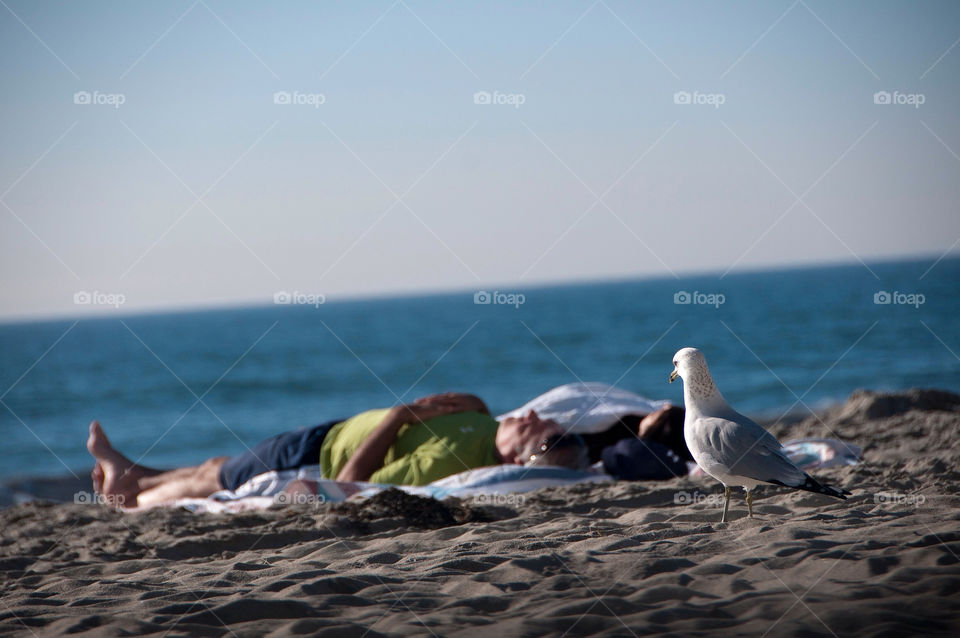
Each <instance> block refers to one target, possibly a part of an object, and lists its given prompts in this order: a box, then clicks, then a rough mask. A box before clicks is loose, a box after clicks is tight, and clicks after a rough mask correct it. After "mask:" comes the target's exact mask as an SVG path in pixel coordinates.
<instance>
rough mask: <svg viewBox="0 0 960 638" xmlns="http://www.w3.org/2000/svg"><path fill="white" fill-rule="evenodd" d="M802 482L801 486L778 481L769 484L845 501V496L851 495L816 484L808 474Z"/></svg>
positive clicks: (841, 490) (828, 486)
mask: <svg viewBox="0 0 960 638" xmlns="http://www.w3.org/2000/svg"><path fill="white" fill-rule="evenodd" d="M803 476H804V479H805V480H804V481H803V484H802V485H787V484H786V483H782V482H780V481H770V482H771V483H776V484H777V485H782V486H784V487H791V488H793V489H795V490H804V491H805V492H815V493H816V494H826V495H827V496H833V497H834V498H841V499H843V500H847V496H849V495H850V494H852V492H848V491H847V490H844V489H841V488H839V487H833V486H832V485H823V484H821V483H818V482H817V481H816V479H814V478H813V477H812V476H810V475H809V474H804V475H803Z"/></svg>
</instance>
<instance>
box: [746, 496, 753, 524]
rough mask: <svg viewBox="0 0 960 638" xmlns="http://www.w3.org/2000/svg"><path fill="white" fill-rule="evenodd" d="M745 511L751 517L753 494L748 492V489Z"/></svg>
mask: <svg viewBox="0 0 960 638" xmlns="http://www.w3.org/2000/svg"><path fill="white" fill-rule="evenodd" d="M747 511H748V512H749V514H748V516H749V517H750V518H753V494H751V493H750V490H747Z"/></svg>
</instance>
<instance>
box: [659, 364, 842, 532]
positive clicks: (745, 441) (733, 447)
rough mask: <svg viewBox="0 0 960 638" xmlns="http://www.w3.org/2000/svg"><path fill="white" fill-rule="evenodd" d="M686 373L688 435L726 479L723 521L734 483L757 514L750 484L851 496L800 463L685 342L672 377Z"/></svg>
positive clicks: (696, 451) (707, 467)
mask: <svg viewBox="0 0 960 638" xmlns="http://www.w3.org/2000/svg"><path fill="white" fill-rule="evenodd" d="M677 377H680V378H681V379H683V403H684V408H685V409H686V416H685V418H684V421H683V438H684V440H686V442H687V447H688V448H689V449H690V454H692V455H693V458H694V460H695V461H696V462H697V465H699V466H700V467H701V468H703V471H704V472H706V473H707V474H709V475H710V476H712V477H713V478H715V479H717V480H718V481H720V482H721V483H723V487H724V502H723V518H722V519H721V520H720V522H721V523H726V522H727V508H728V507H729V506H730V488H731V487H732V486H736V485H739V486H741V487H743V489H744V490H745V491H746V493H747V510H748V512H749V516H750V517H751V518H752V517H753V496H752V495H751V494H750V490H752V489H753V488H755V487H756V486H757V485H760V484H762V483H772V484H774V485H781V486H783V487H789V488H792V489H795V490H805V491H807V492H816V493H818V494H826V495H828V496H834V497H836V498H841V499H843V500H846V498H847V497H846V495H847V494H850V492H848V491H846V490H843V489H839V488H836V487H831V486H829V485H821V484H820V483H818V482H817V481H816V480H814V479H813V477H811V476H810V475H809V474H807V473H806V472H804V471H803V470H801V469H800V468H798V467H797V466H796V465H794V464H793V462H791V461H790V459H788V458H787V455H786V454H785V453H784V451H783V446H782V445H780V442H779V441H778V440H777V439H776V437H774V436H773V435H772V434H770V433H769V432H767V431H766V430H765V429H763V428H762V427H761V426H759V425H757V424H756V423H754V422H753V421H751V420H750V419H748V418H747V417H745V416H743V415H742V414H740V413H739V412H737V411H736V410H734V409H733V408H731V407H730V405H729V404H728V403H727V402H726V400H725V399H724V398H723V395H721V394H720V391H719V390H717V386H716V385H714V383H713V377H711V376H710V370H709V368H707V359H706V358H705V357H704V356H703V353H702V352H700V351H699V350H697V349H696V348H683V349H681V350H679V351H678V352H677V354H675V355H673V372H671V373H670V376H669V377H668V381H669V382H670V383H673V382H674V381H675V380H676V378H677Z"/></svg>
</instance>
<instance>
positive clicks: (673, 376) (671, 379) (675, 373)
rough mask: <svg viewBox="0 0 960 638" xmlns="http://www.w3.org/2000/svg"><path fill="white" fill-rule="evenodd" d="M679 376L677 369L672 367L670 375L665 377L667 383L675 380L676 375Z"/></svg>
mask: <svg viewBox="0 0 960 638" xmlns="http://www.w3.org/2000/svg"><path fill="white" fill-rule="evenodd" d="M679 376H680V375H679V374H677V369H676V368H674V369H673V372H671V373H670V376H669V377H667V383H673V382H674V381H676V380H677V377H679Z"/></svg>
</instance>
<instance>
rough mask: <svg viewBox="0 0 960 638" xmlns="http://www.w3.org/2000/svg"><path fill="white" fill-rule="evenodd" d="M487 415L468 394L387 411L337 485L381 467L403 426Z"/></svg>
mask: <svg viewBox="0 0 960 638" xmlns="http://www.w3.org/2000/svg"><path fill="white" fill-rule="evenodd" d="M474 411H476V412H480V411H484V412H486V413H487V414H489V410H487V407H486V405H484V403H483V401H481V400H480V399H479V398H477V397H475V396H473V395H468V394H455V393H450V392H448V393H446V394H436V395H432V396H428V397H423V398H421V399H417V400H416V401H414V402H413V403H410V404H407V405H399V406H396V407H394V408H391V409H390V410H389V411H388V412H387V414H386V415H385V416H384V418H383V420H382V421H381V422H380V424H379V425H378V426H377V427H376V429H374V430H373V431H372V432H371V433H370V434H369V435H368V436H367V438H366V439H365V440H364V441H363V443H361V444H360V446H359V447H358V448H357V449H356V451H355V452H354V453H353V454H352V455H351V456H350V458H349V459H348V460H347V462H346V464H345V465H344V466H343V468H342V469H341V470H340V472H339V473H338V474H337V477H336V480H338V481H367V480H369V479H370V477H371V476H372V475H373V474H374V473H375V472H376V471H377V470H379V469H381V468H382V467H383V460H384V458H385V457H386V455H387V452H388V451H389V450H390V446H391V445H393V442H394V441H395V440H396V438H397V434H398V433H399V432H400V429H401V428H402V427H403V425H404V424H406V423H422V422H424V421H426V420H428V419H432V418H434V417H437V416H441V415H444V414H456V413H460V412H474Z"/></svg>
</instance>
